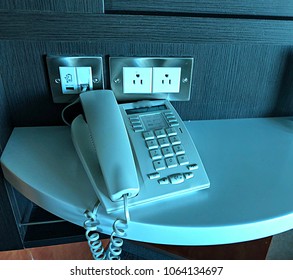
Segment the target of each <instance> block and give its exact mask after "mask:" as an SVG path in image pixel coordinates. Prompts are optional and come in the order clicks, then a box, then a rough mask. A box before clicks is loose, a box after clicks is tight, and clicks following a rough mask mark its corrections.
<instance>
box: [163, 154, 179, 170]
mask: <svg viewBox="0 0 293 280" xmlns="http://www.w3.org/2000/svg"><path fill="white" fill-rule="evenodd" d="M165 161H166V164H167V167H168V168H172V167H176V166H177V165H178V164H177V161H176V159H175V158H174V157H170V158H166V159H165Z"/></svg>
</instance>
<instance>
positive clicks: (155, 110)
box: [71, 90, 210, 213]
mask: <svg viewBox="0 0 293 280" xmlns="http://www.w3.org/2000/svg"><path fill="white" fill-rule="evenodd" d="M80 100H81V104H82V107H83V110H84V114H85V118H84V117H83V116H82V115H79V116H78V117H77V118H76V119H75V120H74V121H73V123H72V125H71V132H72V139H73V143H74V146H75V148H76V151H77V153H78V155H79V157H80V159H81V161H82V164H83V166H84V168H85V170H86V173H87V175H88V177H89V179H90V181H91V183H92V185H93V188H94V189H95V191H96V194H97V196H98V198H99V200H100V202H101V204H102V205H103V206H104V207H105V209H106V211H107V212H108V213H111V212H113V211H116V210H119V209H122V208H123V205H124V204H123V195H127V196H128V206H129V207H132V206H135V205H139V204H142V203H149V202H152V201H156V200H162V199H166V198H168V197H171V196H172V197H173V196H177V195H180V194H183V193H187V192H191V191H196V190H200V189H204V188H208V187H209V186H210V182H209V179H208V176H207V174H206V171H205V169H204V166H203V163H202V161H201V159H200V156H199V154H198V152H197V150H196V147H195V145H194V143H193V141H192V139H191V137H190V135H189V133H188V131H187V129H186V127H185V125H184V123H183V121H182V120H181V118H180V117H179V115H178V114H177V112H176V111H175V109H174V108H173V106H172V105H171V103H170V102H169V101H167V100H146V101H138V102H134V103H125V104H119V105H118V104H117V102H116V98H115V96H114V94H113V92H112V91H110V90H101V91H88V92H84V93H81V94H80Z"/></svg>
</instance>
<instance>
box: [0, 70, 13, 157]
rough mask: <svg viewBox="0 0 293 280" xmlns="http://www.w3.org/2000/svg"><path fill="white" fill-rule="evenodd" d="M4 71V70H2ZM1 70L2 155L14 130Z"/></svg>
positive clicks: (0, 151) (0, 120) (0, 146)
mask: <svg viewBox="0 0 293 280" xmlns="http://www.w3.org/2000/svg"><path fill="white" fill-rule="evenodd" d="M1 72H2V71H1ZM1 72H0V156H1V154H2V151H3V150H4V147H5V144H6V142H7V140H8V138H9V136H10V133H11V131H12V123H11V115H10V110H9V106H8V100H7V98H6V95H5V92H4V87H3V81H2V76H1Z"/></svg>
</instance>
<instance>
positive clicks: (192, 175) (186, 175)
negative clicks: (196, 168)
mask: <svg viewBox="0 0 293 280" xmlns="http://www.w3.org/2000/svg"><path fill="white" fill-rule="evenodd" d="M183 175H184V178H185V179H186V180H188V179H191V178H193V177H194V174H193V173H192V172H185V173H183Z"/></svg>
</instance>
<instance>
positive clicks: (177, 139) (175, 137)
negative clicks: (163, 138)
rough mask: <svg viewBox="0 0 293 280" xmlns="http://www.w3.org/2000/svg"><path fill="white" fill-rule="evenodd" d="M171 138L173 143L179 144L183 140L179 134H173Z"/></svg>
mask: <svg viewBox="0 0 293 280" xmlns="http://www.w3.org/2000/svg"><path fill="white" fill-rule="evenodd" d="M169 140H170V142H171V144H172V145H177V144H180V143H181V141H180V139H179V137H178V136H171V137H169Z"/></svg>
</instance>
